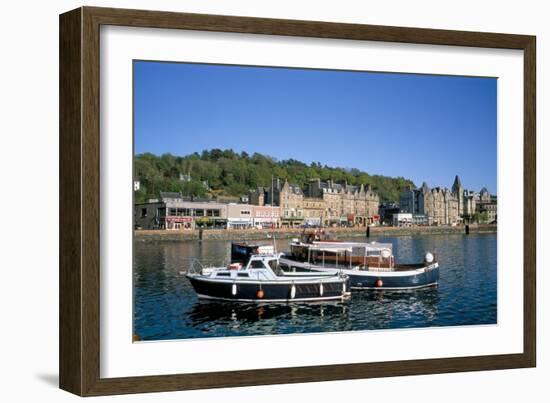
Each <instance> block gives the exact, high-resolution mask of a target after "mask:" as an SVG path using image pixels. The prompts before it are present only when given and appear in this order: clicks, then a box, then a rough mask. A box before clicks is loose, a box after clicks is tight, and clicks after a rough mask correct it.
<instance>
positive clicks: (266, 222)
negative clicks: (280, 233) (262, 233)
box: [252, 206, 281, 228]
mask: <svg viewBox="0 0 550 403" xmlns="http://www.w3.org/2000/svg"><path fill="white" fill-rule="evenodd" d="M252 208H253V209H252V211H253V216H254V217H253V218H254V222H253V225H254V226H255V227H257V228H259V227H262V228H279V227H280V226H281V209H280V207H279V206H252Z"/></svg>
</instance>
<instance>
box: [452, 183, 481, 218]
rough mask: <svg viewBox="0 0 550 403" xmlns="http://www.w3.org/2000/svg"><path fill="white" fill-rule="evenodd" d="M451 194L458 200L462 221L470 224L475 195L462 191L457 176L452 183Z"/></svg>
mask: <svg viewBox="0 0 550 403" xmlns="http://www.w3.org/2000/svg"><path fill="white" fill-rule="evenodd" d="M453 194H454V196H455V197H456V198H457V200H458V211H459V214H460V217H461V219H462V221H463V222H465V223H468V222H470V221H471V219H472V217H473V216H474V214H475V212H476V197H477V195H476V193H475V192H472V191H470V190H466V189H464V188H463V187H462V183H461V182H460V178H459V177H458V175H457V176H456V177H455V181H454V183H453Z"/></svg>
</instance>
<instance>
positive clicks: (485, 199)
mask: <svg viewBox="0 0 550 403" xmlns="http://www.w3.org/2000/svg"><path fill="white" fill-rule="evenodd" d="M476 213H478V215H479V216H481V219H482V221H483V222H486V223H493V222H496V221H497V197H496V196H493V195H491V194H490V193H489V191H488V190H487V188H483V189H481V191H480V192H479V195H478V197H477V199H476Z"/></svg>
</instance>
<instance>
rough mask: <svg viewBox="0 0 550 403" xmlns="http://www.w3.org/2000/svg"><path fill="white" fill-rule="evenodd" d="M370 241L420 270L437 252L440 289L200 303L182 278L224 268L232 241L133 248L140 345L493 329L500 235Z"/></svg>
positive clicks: (280, 244) (281, 243)
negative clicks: (387, 245)
mask: <svg viewBox="0 0 550 403" xmlns="http://www.w3.org/2000/svg"><path fill="white" fill-rule="evenodd" d="M353 240H355V241H359V240H360V239H359V238H353ZM373 240H376V241H379V242H391V243H392V244H393V252H394V254H395V257H396V261H397V262H399V263H413V262H419V261H421V260H422V258H423V256H424V253H425V252H426V251H432V252H435V253H436V254H437V259H438V261H439V264H440V282H439V285H438V286H437V287H433V288H426V289H420V290H414V291H399V292H395V291H355V292H353V294H352V298H351V299H350V300H348V301H344V302H324V303H309V304H307V303H302V304H300V303H291V304H273V305H265V304H263V305H256V304H243V303H231V302H215V301H210V302H206V301H199V300H198V299H197V296H196V294H195V292H194V290H193V288H192V287H191V285H190V283H189V281H188V280H187V279H186V278H185V276H183V275H181V274H180V272H182V271H186V270H187V269H188V268H189V267H190V265H191V259H192V258H197V259H199V260H202V261H207V262H210V263H214V264H223V263H224V262H227V261H228V260H229V255H230V243H229V242H228V241H203V242H198V241H183V242H140V241H136V242H135V244H134V271H133V276H134V333H135V334H137V335H138V336H139V337H140V338H141V339H142V340H168V339H187V338H204V337H227V336H250V335H266V334H270V335H273V334H289V333H312V332H314V333H319V332H335V331H338V332H340V331H354V330H369V329H398V328H414V327H431V326H457V325H480V324H495V323H496V321H497V236H496V234H473V235H461V234H449V235H427V236H400V237H394V238H369V241H373ZM288 242H289V241H288V240H278V241H277V248H278V250H281V251H283V250H287V249H288Z"/></svg>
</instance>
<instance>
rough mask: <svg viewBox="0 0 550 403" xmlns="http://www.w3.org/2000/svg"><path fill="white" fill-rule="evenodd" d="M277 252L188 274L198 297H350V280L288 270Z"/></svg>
mask: <svg viewBox="0 0 550 403" xmlns="http://www.w3.org/2000/svg"><path fill="white" fill-rule="evenodd" d="M279 258H280V255H277V254H271V255H252V256H251V257H250V259H249V262H248V264H247V265H246V266H243V265H241V264H240V263H232V264H230V265H229V266H228V267H218V268H204V269H201V270H200V271H198V272H191V273H187V274H186V277H187V278H188V279H189V281H190V282H191V284H192V286H193V288H194V289H195V291H196V293H197V295H198V296H199V298H206V299H222V300H231V301H242V302H293V301H296V302H300V301H328V300H342V299H346V298H348V297H349V296H350V291H349V290H350V280H349V278H348V276H346V275H344V274H342V273H339V272H334V273H322V272H310V273H299V274H298V273H291V272H289V271H288V270H286V271H285V270H283V268H282V267H281V265H280V261H279Z"/></svg>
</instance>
